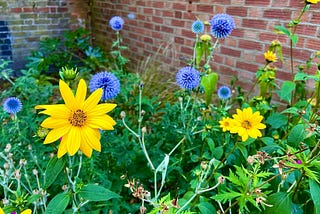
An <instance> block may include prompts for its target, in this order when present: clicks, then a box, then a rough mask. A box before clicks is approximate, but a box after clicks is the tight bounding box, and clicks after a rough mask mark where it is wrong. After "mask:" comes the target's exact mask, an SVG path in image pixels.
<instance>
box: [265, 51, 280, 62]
mask: <svg viewBox="0 0 320 214" xmlns="http://www.w3.org/2000/svg"><path fill="white" fill-rule="evenodd" d="M264 58H265V59H266V61H267V62H276V61H277V55H276V54H275V53H273V52H272V51H267V52H265V53H264Z"/></svg>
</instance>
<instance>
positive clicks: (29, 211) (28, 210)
mask: <svg viewBox="0 0 320 214" xmlns="http://www.w3.org/2000/svg"><path fill="white" fill-rule="evenodd" d="M31 213H32V210H30V209H27V210H24V211H22V212H21V214H31Z"/></svg>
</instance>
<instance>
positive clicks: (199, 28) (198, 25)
mask: <svg viewBox="0 0 320 214" xmlns="http://www.w3.org/2000/svg"><path fill="white" fill-rule="evenodd" d="M192 32H194V33H196V34H199V33H203V32H204V24H203V22H202V21H200V20H196V21H194V22H193V24H192Z"/></svg>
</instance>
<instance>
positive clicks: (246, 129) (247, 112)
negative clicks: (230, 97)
mask: <svg viewBox="0 0 320 214" xmlns="http://www.w3.org/2000/svg"><path fill="white" fill-rule="evenodd" d="M232 117H233V121H232V125H231V127H230V133H237V134H238V135H239V136H240V137H241V138H242V141H246V140H247V139H248V138H249V137H252V138H254V139H256V138H257V137H261V136H262V133H261V131H260V130H259V129H265V128H266V125H264V124H263V123H261V121H262V120H263V116H261V115H260V112H258V111H257V112H254V113H253V112H252V109H251V108H245V109H243V111H241V110H240V109H237V114H234V115H232Z"/></svg>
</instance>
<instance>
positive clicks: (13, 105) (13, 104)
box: [3, 97, 22, 114]
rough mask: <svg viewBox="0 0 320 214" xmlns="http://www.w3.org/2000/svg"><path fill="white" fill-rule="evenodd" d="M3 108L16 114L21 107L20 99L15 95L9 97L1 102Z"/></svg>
mask: <svg viewBox="0 0 320 214" xmlns="http://www.w3.org/2000/svg"><path fill="white" fill-rule="evenodd" d="M3 109H4V111H5V112H7V113H9V114H16V113H18V112H19V111H21V109H22V103H21V101H20V100H19V99H18V98H16V97H9V98H7V99H6V100H5V101H4V103H3Z"/></svg>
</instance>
